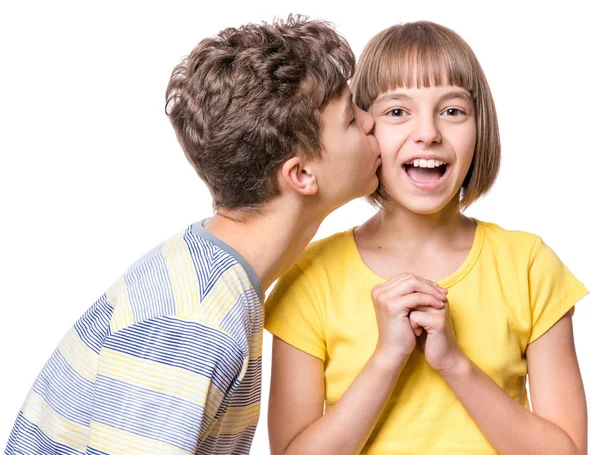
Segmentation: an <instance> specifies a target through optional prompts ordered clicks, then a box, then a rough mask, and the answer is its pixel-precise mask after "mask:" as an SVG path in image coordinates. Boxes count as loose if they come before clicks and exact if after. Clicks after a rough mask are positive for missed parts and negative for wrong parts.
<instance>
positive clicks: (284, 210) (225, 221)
mask: <svg viewBox="0 0 600 455" xmlns="http://www.w3.org/2000/svg"><path fill="white" fill-rule="evenodd" d="M231 215H232V216H230V214H229V213H228V212H227V211H225V210H218V211H217V213H216V214H215V215H214V216H213V217H212V218H209V219H207V220H206V221H205V222H204V228H205V229H206V230H208V231H209V232H210V233H212V234H213V235H214V236H215V237H217V238H218V239H220V240H222V241H223V242H225V243H226V244H227V245H229V246H231V247H232V248H233V249H235V250H236V251H237V252H238V253H239V254H240V255H241V256H242V257H243V258H244V259H245V260H246V261H247V262H248V263H249V264H250V266H251V267H252V269H253V270H254V272H255V273H256V275H257V276H258V279H259V280H260V283H261V286H262V288H263V290H264V291H265V292H266V291H267V289H268V288H269V287H270V286H271V284H273V282H274V281H275V280H276V279H277V278H279V276H281V275H283V273H284V272H285V271H286V270H287V269H289V268H290V267H291V266H292V265H293V264H294V263H295V262H296V261H297V260H298V259H299V257H300V255H301V254H302V252H303V251H304V248H306V245H308V243H309V242H310V241H311V240H312V238H313V237H314V236H315V234H316V233H317V230H318V229H319V226H320V224H321V222H322V221H323V219H324V218H325V216H315V215H314V214H312V215H311V214H308V213H307V211H306V210H302V209H301V207H294V206H293V205H291V206H289V205H288V206H287V207H281V206H279V207H276V208H266V209H265V210H264V211H263V213H261V214H256V215H251V216H248V217H244V218H243V219H239V218H237V217H236V216H235V215H233V214H231Z"/></svg>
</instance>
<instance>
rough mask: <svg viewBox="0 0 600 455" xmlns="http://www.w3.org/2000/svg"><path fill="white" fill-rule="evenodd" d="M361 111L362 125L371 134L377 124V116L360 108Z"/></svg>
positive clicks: (366, 132)
mask: <svg viewBox="0 0 600 455" xmlns="http://www.w3.org/2000/svg"><path fill="white" fill-rule="evenodd" d="M360 112H361V116H362V118H361V120H360V122H361V125H362V128H363V131H364V132H365V134H369V133H371V132H372V131H373V127H374V126H375V118H374V117H373V116H372V115H371V114H370V113H368V112H366V111H363V110H362V109H361V110H360Z"/></svg>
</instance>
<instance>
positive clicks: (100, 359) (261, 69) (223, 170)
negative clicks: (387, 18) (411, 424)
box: [6, 17, 380, 455]
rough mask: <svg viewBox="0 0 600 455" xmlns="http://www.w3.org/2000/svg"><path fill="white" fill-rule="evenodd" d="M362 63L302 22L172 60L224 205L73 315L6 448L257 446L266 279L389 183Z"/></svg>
mask: <svg viewBox="0 0 600 455" xmlns="http://www.w3.org/2000/svg"><path fill="white" fill-rule="evenodd" d="M353 71H354V56H353V54H352V51H351V50H350V47H349V46H348V43H347V42H346V41H345V40H344V39H343V38H341V37H340V36H338V35H337V34H336V33H335V32H334V31H333V30H332V29H331V27H330V26H329V25H328V24H327V23H324V22H318V21H308V20H306V19H305V18H303V17H296V18H294V17H290V18H288V19H287V20H286V21H277V22H275V23H274V24H272V25H267V24H262V25H254V24H250V25H247V26H243V27H240V28H238V29H234V28H229V29H226V30H224V31H222V32H221V33H219V34H218V36H216V37H214V38H208V39H205V40H203V41H202V42H200V43H199V44H198V45H197V46H196V48H195V49H194V50H193V51H192V53H191V54H190V55H189V56H188V57H187V58H186V59H185V60H184V61H183V62H182V63H181V64H179V65H178V66H177V67H176V68H175V70H174V71H173V74H172V76H171V80H170V82H169V85H168V88H167V96H166V98H167V104H166V110H167V114H168V115H169V117H170V120H171V122H172V124H173V126H174V128H175V132H176V134H177V137H178V140H179V142H180V144H181V146H182V148H183V150H184V152H185V154H186V156H187V158H188V160H189V161H190V163H191V164H192V165H193V166H194V168H195V169H196V171H197V173H198V175H199V176H200V178H202V180H203V181H204V182H205V183H206V185H207V186H208V188H209V189H210V191H211V194H212V196H213V203H214V208H215V214H214V216H213V217H212V218H210V219H207V220H205V221H204V222H199V223H195V224H193V225H191V226H189V227H188V228H187V229H185V230H184V231H183V232H182V233H181V234H179V235H177V236H175V237H173V238H171V239H169V240H167V241H165V242H164V243H162V244H161V245H159V246H157V247H156V248H154V249H153V250H151V251H150V252H149V253H147V254H146V255H145V256H143V257H142V258H141V259H140V260H138V261H137V262H136V263H135V264H134V265H133V266H132V267H131V268H130V269H129V270H127V271H126V272H125V274H124V275H123V276H122V277H121V278H120V279H119V280H118V281H117V282H116V283H115V284H114V285H113V286H112V287H111V288H110V289H109V290H108V291H107V292H106V293H105V294H104V295H102V296H101V297H100V299H98V301H97V302H96V303H95V304H94V305H93V306H92V307H91V308H90V309H89V310H88V311H87V312H86V313H85V314H84V315H83V316H82V317H81V318H80V319H79V320H78V321H77V322H76V323H75V325H74V326H73V328H72V329H71V330H70V331H69V332H68V333H67V335H66V336H65V338H64V339H63V340H62V342H61V343H60V344H59V346H58V348H57V349H56V351H55V352H54V354H53V355H52V357H51V358H50V360H49V361H48V363H47V364H46V366H45V367H44V368H43V370H42V372H41V373H40V375H39V376H38V378H37V380H36V381H35V383H34V385H33V387H32V389H31V391H30V393H29V395H28V397H27V399H26V401H25V403H24V405H23V407H22V409H21V412H20V413H19V415H18V417H17V421H16V423H15V426H14V428H13V431H12V433H11V436H10V438H9V441H8V446H7V450H6V453H7V454H17V453H27V454H40V453H44V454H49V453H61V454H63V453H64V454H82V453H86V454H93V455H97V454H119V455H121V454H194V453H196V454H198V453H217V454H218V453H248V452H249V450H250V445H251V440H252V437H253V434H254V430H255V428H256V423H257V420H258V415H259V402H260V378H261V348H262V329H263V306H262V303H263V300H264V293H263V290H264V289H267V288H268V287H269V286H270V285H271V284H272V282H273V281H274V280H275V279H276V278H277V277H278V276H279V275H281V274H282V273H283V272H284V271H285V270H286V269H287V268H288V267H290V266H291V265H292V264H293V263H294V262H295V261H296V260H297V258H298V257H299V255H300V253H301V252H302V251H303V249H304V247H305V246H306V244H307V243H308V242H309V241H310V239H311V238H312V237H313V235H314V234H315V233H316V231H317V229H318V227H319V224H320V223H321V221H322V220H323V219H324V218H325V217H326V216H327V215H328V214H329V213H330V212H331V211H333V210H334V209H335V208H337V207H339V206H341V205H342V204H344V203H345V202H347V201H349V200H351V199H353V198H356V197H359V196H363V195H366V194H369V193H371V192H372V191H374V190H375V188H376V187H377V185H378V179H377V177H376V170H377V168H378V166H379V164H380V159H379V149H378V146H377V143H376V141H375V139H374V137H373V136H372V135H371V134H370V133H371V129H372V127H373V119H372V117H371V116H370V115H369V114H367V113H365V112H363V111H361V110H359V109H358V108H357V107H356V106H355V105H354V104H353V103H352V102H351V99H350V93H349V90H348V87H347V83H346V82H347V80H348V79H349V78H350V76H351V75H352V73H353Z"/></svg>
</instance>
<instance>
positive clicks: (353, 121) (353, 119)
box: [348, 117, 356, 126]
mask: <svg viewBox="0 0 600 455" xmlns="http://www.w3.org/2000/svg"><path fill="white" fill-rule="evenodd" d="M354 123H356V118H355V117H353V118H352V120H350V123H348V126H350V125H353V124H354Z"/></svg>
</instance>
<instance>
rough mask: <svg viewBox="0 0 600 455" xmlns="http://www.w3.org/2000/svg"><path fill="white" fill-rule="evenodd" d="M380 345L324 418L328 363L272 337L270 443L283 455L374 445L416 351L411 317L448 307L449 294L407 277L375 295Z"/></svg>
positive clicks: (336, 453) (340, 453)
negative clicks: (373, 433)
mask: <svg viewBox="0 0 600 455" xmlns="http://www.w3.org/2000/svg"><path fill="white" fill-rule="evenodd" d="M372 297H373V305H374V308H375V315H376V318H377V327H378V329H379V338H378V341H377V346H376V348H375V350H374V352H373V354H372V355H371V357H370V359H369V360H368V361H367V363H366V364H365V366H364V367H363V369H362V371H361V372H360V373H359V374H358V376H356V378H355V379H354V381H353V382H352V384H351V385H350V387H348V389H347V390H346V392H345V393H344V395H343V397H342V398H341V399H340V400H339V401H338V402H337V403H336V404H335V406H333V408H332V409H331V410H328V412H327V414H325V415H323V403H324V396H325V394H324V380H323V377H324V362H323V361H322V360H321V359H318V358H316V357H313V356H311V355H309V354H307V353H305V352H302V351H300V350H299V349H296V348H294V347H292V346H291V345H289V344H287V343H285V342H284V341H282V340H281V339H279V338H277V337H274V338H273V358H272V373H271V394H270V398H269V438H270V444H271V452H272V453H274V454H277V455H280V454H286V455H287V454H302V455H305V454H307V453H309V454H332V455H344V454H356V453H359V452H360V450H361V449H362V447H363V446H364V444H365V442H366V441H367V439H368V438H369V435H370V434H371V431H372V430H373V427H374V426H375V423H376V422H377V419H378V417H379V415H380V414H381V411H382V410H383V407H384V406H385V403H386V401H387V399H388V397H389V395H390V393H391V392H392V389H393V388H394V385H395V384H396V381H397V379H398V375H399V374H400V371H401V370H402V368H403V367H404V364H405V363H406V360H407V359H408V357H409V355H410V354H411V352H412V351H413V350H414V348H415V345H416V338H415V335H414V333H413V329H412V327H411V325H410V321H409V314H410V312H411V310H414V309H425V308H431V309H435V308H443V307H444V300H445V299H446V291H445V290H444V289H441V288H439V287H438V286H437V285H436V284H435V283H433V282H430V281H427V280H424V279H423V278H420V277H417V276H415V275H412V274H402V275H400V276H398V277H396V278H394V279H392V280H390V281H388V282H386V283H384V284H382V285H379V286H376V287H375V288H374V289H373V292H372Z"/></svg>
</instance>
